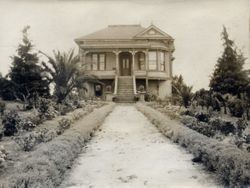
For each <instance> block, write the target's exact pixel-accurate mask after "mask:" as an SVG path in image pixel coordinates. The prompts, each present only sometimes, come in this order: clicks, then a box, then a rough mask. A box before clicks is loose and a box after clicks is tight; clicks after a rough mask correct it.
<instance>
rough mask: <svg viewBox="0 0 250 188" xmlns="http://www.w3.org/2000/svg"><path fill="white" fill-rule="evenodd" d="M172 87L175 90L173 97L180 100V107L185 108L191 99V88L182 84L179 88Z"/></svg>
mask: <svg viewBox="0 0 250 188" xmlns="http://www.w3.org/2000/svg"><path fill="white" fill-rule="evenodd" d="M172 87H173V88H174V89H175V95H176V96H177V97H178V98H179V99H180V102H181V105H183V106H184V107H185V108H187V107H188V106H189V105H190V102H191V100H192V98H193V93H192V89H193V87H192V86H187V85H186V84H185V83H182V85H181V86H179V85H178V86H176V85H174V84H173V85H172Z"/></svg>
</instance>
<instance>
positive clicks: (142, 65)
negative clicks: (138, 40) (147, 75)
mask: <svg viewBox="0 0 250 188" xmlns="http://www.w3.org/2000/svg"><path fill="white" fill-rule="evenodd" d="M137 58H138V59H137V61H138V70H146V55H145V53H143V52H139V53H138V55H137ZM141 58H143V61H141V60H140V59H141Z"/></svg>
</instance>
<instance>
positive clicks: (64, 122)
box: [57, 118, 72, 135]
mask: <svg viewBox="0 0 250 188" xmlns="http://www.w3.org/2000/svg"><path fill="white" fill-rule="evenodd" d="M71 123H72V122H71V121H70V120H69V119H67V118H62V119H61V120H60V121H59V125H58V129H57V134H58V135H60V134H62V133H63V132H64V131H65V130H66V129H68V128H69V127H70V125H71Z"/></svg>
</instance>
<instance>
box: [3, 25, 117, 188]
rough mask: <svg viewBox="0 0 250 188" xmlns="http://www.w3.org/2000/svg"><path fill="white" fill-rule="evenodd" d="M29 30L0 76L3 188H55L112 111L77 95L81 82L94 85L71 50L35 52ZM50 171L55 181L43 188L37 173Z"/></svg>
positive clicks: (83, 89)
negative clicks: (10, 62)
mask: <svg viewBox="0 0 250 188" xmlns="http://www.w3.org/2000/svg"><path fill="white" fill-rule="evenodd" d="M29 29H30V27H29V26H27V27H25V28H24V29H23V31H22V36H23V38H22V42H21V43H20V44H19V45H18V48H17V54H16V55H14V56H13V57H12V65H11V67H10V71H9V73H8V74H7V75H6V76H4V77H3V76H0V179H1V181H0V185H1V187H27V186H28V187H30V186H31V187H32V186H33V187H39V186H41V187H44V186H46V187H55V184H59V183H60V180H61V179H62V178H63V174H64V172H65V171H66V169H67V168H69V167H70V163H71V162H72V161H73V159H74V158H75V157H76V155H77V154H78V153H79V152H81V149H82V146H83V145H84V144H85V142H87V141H88V139H90V138H91V136H92V135H93V131H95V130H97V128H98V126H99V125H100V124H101V122H102V121H103V120H104V118H105V117H106V115H107V114H108V113H109V112H110V111H111V110H112V108H113V104H109V103H106V102H104V101H102V100H100V99H98V98H93V99H89V98H87V97H85V96H84V95H80V93H84V92H83V91H85V90H86V88H85V87H84V83H86V82H87V81H92V82H98V80H97V79H96V78H95V77H93V76H91V75H86V74H85V73H84V71H83V70H82V69H81V68H80V67H79V57H78V56H77V55H74V52H73V50H70V51H69V52H68V53H62V52H60V51H54V57H50V56H48V55H47V54H45V53H43V52H40V51H38V50H35V49H34V45H33V44H32V41H31V40H30V39H29V38H28V30H29ZM41 57H44V58H46V59H47V61H42V60H41V59H42V58H41ZM99 113H102V115H97V114H99ZM93 115H94V116H96V117H93ZM97 116H98V117H97ZM80 120H82V121H83V120H84V123H80V122H81V121H80ZM75 127H78V128H75ZM74 136H75V138H74ZM72 144H74V147H75V148H74V149H72ZM50 145H53V146H50ZM42 148H43V149H42ZM52 150H53V151H52ZM51 152H52V153H51ZM52 154H53V155H54V156H52ZM65 155H66V156H65ZM53 157H54V158H55V157H57V160H54V158H53ZM60 157H62V158H63V161H62V158H60ZM38 158H41V160H38ZM59 159H61V161H62V163H63V164H60V163H59ZM43 160H46V161H47V165H45V164H44V163H43V162H44V161H43ZM42 161H43V162H42ZM39 164H40V165H41V166H39ZM35 166H36V167H35ZM38 166H39V167H38ZM32 169H33V170H34V171H32ZM50 171H58V174H50V175H51V176H55V177H56V176H57V177H56V178H57V179H53V178H52V179H51V181H49V182H47V184H46V183H44V182H45V181H46V178H48V177H42V175H41V173H44V176H47V175H48V174H49V173H51V172H50ZM37 173H38V174H37ZM39 178H40V179H39Z"/></svg>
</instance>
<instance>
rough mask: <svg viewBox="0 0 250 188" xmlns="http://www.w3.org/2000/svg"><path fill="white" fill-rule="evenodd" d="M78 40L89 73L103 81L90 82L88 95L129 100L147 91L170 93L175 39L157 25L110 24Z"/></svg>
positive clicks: (163, 96) (162, 94)
mask: <svg viewBox="0 0 250 188" xmlns="http://www.w3.org/2000/svg"><path fill="white" fill-rule="evenodd" d="M75 42H76V43H77V45H78V46H79V56H80V61H81V62H82V66H83V67H84V68H85V69H86V72H87V73H89V74H91V75H95V76H96V77H97V78H98V79H99V80H100V81H101V82H102V83H103V84H97V83H95V84H94V83H92V84H91V83H89V84H88V85H87V87H88V88H87V93H86V95H88V96H89V97H93V96H98V97H103V98H106V99H107V100H112V98H113V99H116V100H117V101H121V102H122V101H125V102H130V101H133V100H134V98H135V96H136V95H137V94H138V93H143V92H144V91H145V92H149V93H152V94H154V95H156V96H158V97H159V98H161V99H165V98H166V97H169V96H171V77H172V59H173V58H172V53H173V51H174V39H173V38H172V37H171V36H170V35H168V34H167V33H165V32H164V31H162V30H160V29H159V28H158V27H156V26H154V25H150V26H149V27H147V28H144V27H142V26H141V25H109V26H108V27H107V28H105V29H102V30H99V31H96V32H94V33H91V34H89V35H85V36H83V37H79V38H77V39H75Z"/></svg>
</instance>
